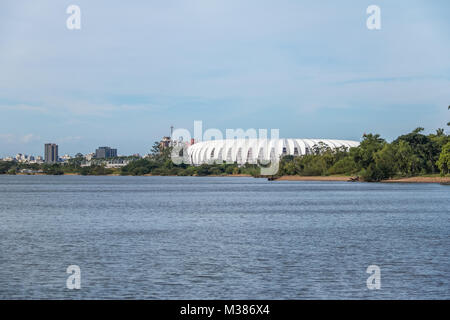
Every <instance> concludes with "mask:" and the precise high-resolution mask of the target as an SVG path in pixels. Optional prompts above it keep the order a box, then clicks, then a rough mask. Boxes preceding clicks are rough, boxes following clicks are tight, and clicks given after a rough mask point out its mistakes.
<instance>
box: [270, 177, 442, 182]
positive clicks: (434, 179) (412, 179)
mask: <svg viewBox="0 0 450 320" xmlns="http://www.w3.org/2000/svg"><path fill="white" fill-rule="evenodd" d="M352 178H354V177H352V176H281V177H279V178H276V179H275V181H350V180H351V179H352ZM381 182H385V183H450V177H440V176H431V177H426V176H423V177H421V176H418V177H409V178H399V179H388V180H382V181H381Z"/></svg>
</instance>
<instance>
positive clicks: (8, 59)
mask: <svg viewBox="0 0 450 320" xmlns="http://www.w3.org/2000/svg"><path fill="white" fill-rule="evenodd" d="M71 4H76V5H78V6H80V8H81V15H82V16H81V26H82V28H81V30H68V29H67V28H66V19H67V17H68V16H69V15H68V14H66V8H67V7H68V6H69V5H71ZM371 4H376V5H378V6H379V7H380V8H381V26H382V28H381V30H376V31H371V30H368V29H367V28H366V19H367V14H366V8H367V7H368V6H369V5H371ZM449 12H450V2H449V1H447V0H441V1H439V0H434V1H414V0H408V1H401V0H397V1H362V0H359V1H356V0H354V1H331V0H330V1H323V0H320V1H300V0H297V1H288V0H277V1H275V0H272V1H264V0H258V1H256V0H189V1H188V0H184V1H177V0H165V1H148V0H146V1H131V2H126V1H113V0H109V1H102V0H96V1H92V0H89V1H88V0H71V1H62V0H54V1H45V0H40V1H32V0H29V1H25V0H11V1H9V0H6V1H5V0H3V1H2V3H1V5H0V114H1V117H0V157H2V156H7V155H14V154H16V153H18V152H21V153H27V154H35V155H42V154H43V144H44V143H46V142H56V143H58V144H59V145H60V148H59V149H60V153H61V154H65V153H69V154H75V153H76V152H82V153H88V152H93V151H94V150H95V148H96V147H98V146H100V145H109V146H112V147H116V148H118V151H119V154H131V153H141V154H145V153H147V152H148V151H149V149H150V147H151V145H152V144H153V142H154V141H155V140H158V139H159V138H160V137H161V136H162V135H167V134H168V133H169V127H170V125H174V126H175V127H176V128H187V129H189V130H193V121H194V120H202V121H203V127H204V129H207V128H218V129H220V130H223V132H225V129H226V128H244V129H248V128H256V129H258V128H266V129H272V128H278V129H280V136H281V137H291V138H331V139H354V140H359V139H360V137H361V135H362V134H363V133H365V132H366V133H368V132H373V133H380V134H381V135H382V136H383V137H384V138H386V139H388V140H390V139H393V138H395V137H396V136H398V135H400V134H402V133H405V132H409V131H411V130H413V129H414V128H416V127H418V126H422V127H425V129H426V131H427V132H431V131H434V130H435V129H437V128H439V127H445V124H446V123H447V121H448V120H449V115H450V112H448V111H447V106H448V105H449V104H450V54H449V53H450V41H449V39H450V19H449V16H448V13H449Z"/></svg>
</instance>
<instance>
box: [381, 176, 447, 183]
mask: <svg viewBox="0 0 450 320" xmlns="http://www.w3.org/2000/svg"><path fill="white" fill-rule="evenodd" d="M381 182H388V183H392V182H401V183H450V177H410V178H400V179H390V180H383V181H381Z"/></svg>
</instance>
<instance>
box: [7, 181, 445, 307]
mask: <svg viewBox="0 0 450 320" xmlns="http://www.w3.org/2000/svg"><path fill="white" fill-rule="evenodd" d="M449 218H450V187H449V186H441V185H437V184H367V183H348V182H287V181H286V182H268V181H266V180H263V179H253V178H216V177H211V178H195V177H79V176H62V177H58V176H57V177H53V176H0V298H2V299H5V298H33V299H41V298H50V299H54V298H125V299H131V298H139V299H233V298H236V299H237V298H240V299H263V298H267V299H285V298H289V299H305V298H306V299H309V298H333V299H334V298H336V299H341V298H369V299H379V298H397V299H418V298H420V299H435V298H445V299H449V298H450V281H449V278H450V219H449ZM73 264H75V265H79V266H80V268H81V290H68V289H67V288H66V279H67V277H68V274H66V268H67V266H69V265H73ZM372 264H375V265H378V266H379V267H380V268H381V289H380V290H368V289H367V287H366V279H367V277H368V276H369V274H367V273H366V269H367V267H368V266H369V265H372Z"/></svg>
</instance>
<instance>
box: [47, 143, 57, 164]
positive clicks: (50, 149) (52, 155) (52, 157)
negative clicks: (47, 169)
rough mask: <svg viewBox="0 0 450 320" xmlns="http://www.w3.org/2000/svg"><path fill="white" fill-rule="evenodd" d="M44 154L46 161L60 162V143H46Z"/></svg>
mask: <svg viewBox="0 0 450 320" xmlns="http://www.w3.org/2000/svg"><path fill="white" fill-rule="evenodd" d="M44 154H45V162H46V163H56V162H58V145H57V144H55V143H46V144H45V151H44Z"/></svg>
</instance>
